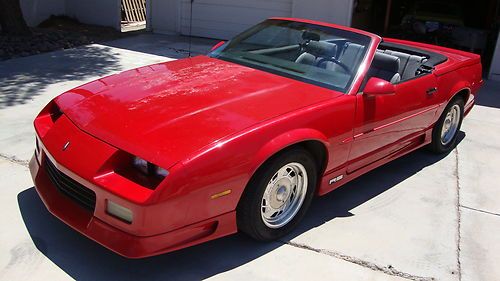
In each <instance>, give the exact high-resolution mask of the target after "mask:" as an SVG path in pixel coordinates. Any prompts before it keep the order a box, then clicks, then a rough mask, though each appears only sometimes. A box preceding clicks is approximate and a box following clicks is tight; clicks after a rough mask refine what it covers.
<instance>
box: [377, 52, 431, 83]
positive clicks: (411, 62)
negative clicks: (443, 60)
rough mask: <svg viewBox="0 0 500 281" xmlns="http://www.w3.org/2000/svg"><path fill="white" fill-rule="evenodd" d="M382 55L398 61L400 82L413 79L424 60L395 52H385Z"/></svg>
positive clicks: (423, 58)
mask: <svg viewBox="0 0 500 281" xmlns="http://www.w3.org/2000/svg"><path fill="white" fill-rule="evenodd" d="M384 53H385V54H389V55H393V56H396V57H398V58H399V59H400V65H399V70H398V72H399V74H400V75H401V80H407V79H411V78H413V77H415V75H416V72H417V70H418V69H419V68H420V66H421V65H422V63H424V62H425V60H426V58H425V57H421V56H416V55H409V54H406V53H401V52H397V51H391V50H385V51H384Z"/></svg>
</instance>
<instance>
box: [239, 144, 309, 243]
mask: <svg viewBox="0 0 500 281" xmlns="http://www.w3.org/2000/svg"><path fill="white" fill-rule="evenodd" d="M316 171H317V168H316V165H315V162H314V159H313V157H312V156H311V154H310V153H309V152H307V151H306V150H304V149H301V148H293V149H290V150H286V151H284V152H282V153H280V154H279V155H277V156H275V157H273V158H271V159H270V160H269V161H268V162H266V163H265V164H264V165H263V166H262V167H261V168H260V169H259V170H258V171H257V173H256V174H255V175H254V176H253V177H252V180H251V181H250V183H249V184H248V186H247V188H246V190H245V192H244V194H243V196H242V198H241V201H240V203H239V204H238V209H237V222H238V228H239V230H241V231H242V232H244V233H246V234H247V235H249V236H251V237H253V238H255V239H257V240H264V241H266V240H274V239H278V238H280V237H282V236H284V235H286V234H288V233H289V232H290V231H291V230H292V229H293V228H294V227H295V226H296V225H297V224H298V223H299V221H300V220H301V219H302V218H303V216H304V214H305V213H306V210H307V209H308V208H309V205H310V204H311V201H312V198H313V195H314V190H315V189H316V182H317V172H316Z"/></svg>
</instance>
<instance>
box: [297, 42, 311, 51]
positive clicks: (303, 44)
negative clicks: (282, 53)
mask: <svg viewBox="0 0 500 281" xmlns="http://www.w3.org/2000/svg"><path fill="white" fill-rule="evenodd" d="M309 42H311V40H309V39H307V40H303V41H302V42H300V43H299V47H300V50H299V51H300V53H301V54H302V53H303V52H305V51H306V47H307V45H309Z"/></svg>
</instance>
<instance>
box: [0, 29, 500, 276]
mask: <svg viewBox="0 0 500 281" xmlns="http://www.w3.org/2000/svg"><path fill="white" fill-rule="evenodd" d="M186 40H187V39H185V38H179V37H172V36H160V35H148V34H146V35H140V36H138V37H133V38H126V39H121V40H118V41H114V42H110V43H109V44H106V45H91V46H86V47H82V48H77V49H72V50H65V51H57V52H52V53H47V54H42V55H37V56H32V57H26V58H20V59H14V60H8V61H4V62H2V63H0V185H1V188H0V190H1V196H0V206H1V209H2V212H1V213H0V220H1V221H2V222H3V224H2V225H3V226H2V227H1V228H0V279H1V280H68V279H72V278H73V279H78V280H160V279H161V280H166V279H174V280H177V279H179V280H198V279H206V278H211V279H225V280H235V279H244V280H284V279H290V280H311V279H313V280H392V279H394V280H403V279H410V280H500V268H499V267H498V265H497V264H498V261H499V260H500V235H499V233H500V189H499V183H498V182H500V93H499V90H500V83H494V82H490V81H488V82H487V83H486V85H485V87H484V89H483V90H482V92H481V96H480V98H479V104H478V105H477V106H476V107H475V108H474V110H473V111H472V113H471V114H470V115H469V117H468V118H467V119H466V120H465V121H464V123H463V127H462V130H463V132H462V133H461V135H460V143H459V145H458V147H457V149H455V150H454V151H453V152H452V153H450V154H448V155H443V156H436V155H432V154H430V153H427V152H426V151H424V150H420V151H417V152H414V153H412V154H410V155H408V156H406V157H403V158H401V159H398V160H396V161H395V162H393V163H390V164H388V165H385V166H383V167H381V168H379V169H377V170H375V171H372V172H370V173H369V174H367V175H365V176H363V177H362V178H360V179H358V180H355V181H354V182H351V183H349V184H347V185H346V186H345V187H343V188H341V189H339V190H336V191H334V192H332V193H330V194H328V195H326V196H324V197H321V198H317V199H316V200H315V202H314V203H313V206H312V208H311V210H310V211H309V213H308V215H307V217H306V218H305V220H304V222H303V223H302V224H301V226H300V227H299V229H298V230H297V231H295V232H294V233H293V234H291V235H290V236H289V237H287V238H286V239H282V240H281V241H276V242H274V243H258V242H255V241H252V240H251V239H248V238H247V237H245V236H244V235H241V234H237V235H233V236H230V237H227V238H222V239H219V240H216V241H213V242H209V243H205V244H202V245H199V246H195V247H192V248H188V249H185V250H181V251H177V252H174V253H171V254H166V255H162V256H158V257H153V258H148V259H143V260H127V259H124V258H122V257H119V256H117V255H115V254H113V253H111V252H109V251H108V250H106V249H104V248H102V247H101V246H99V245H97V244H95V243H93V242H91V241H89V240H88V239H86V238H84V237H82V236H80V235H79V234H77V233H76V232H74V231H72V230H71V229H69V227H67V226H65V225H64V224H63V223H61V222H59V221H58V220H57V219H55V218H53V217H52V216H51V215H50V214H49V213H48V212H47V210H46V209H45V207H44V206H43V204H42V202H41V201H40V199H39V198H38V196H37V194H36V192H35V190H34V188H33V183H32V182H31V178H30V175H29V172H28V169H27V162H28V160H29V158H30V157H31V154H32V152H33V148H34V142H33V141H34V132H33V128H32V120H33V118H34V116H35V115H36V114H37V113H38V112H39V111H40V110H41V108H42V107H43V106H44V105H45V104H46V103H47V102H48V101H49V100H50V99H52V98H53V97H55V96H56V95H58V94H59V93H62V92H63V91H66V90H69V89H71V88H73V87H75V86H77V85H80V84H82V83H85V82H87V81H90V80H93V79H96V78H97V77H100V76H104V75H109V74H112V73H116V72H119V71H123V70H125V69H129V68H133V67H138V66H141V65H146V64H151V63H156V62H161V61H165V60H169V59H175V58H180V57H183V56H185V55H186V54H185V51H184V50H186V49H187V43H186ZM193 43H194V46H193V51H194V52H196V53H203V52H206V51H207V50H208V49H209V47H210V46H211V45H212V44H214V43H215V42H212V41H209V40H199V39H196V40H194V41H193Z"/></svg>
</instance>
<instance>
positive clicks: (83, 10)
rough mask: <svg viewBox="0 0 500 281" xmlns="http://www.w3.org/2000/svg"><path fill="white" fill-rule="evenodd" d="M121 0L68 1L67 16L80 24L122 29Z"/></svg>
mask: <svg viewBox="0 0 500 281" xmlns="http://www.w3.org/2000/svg"><path fill="white" fill-rule="evenodd" d="M120 5H121V1H120V0H85V1H82V0H66V15H68V16H70V17H74V18H76V19H78V20H79V21H80V22H83V23H88V24H96V25H103V26H111V27H114V28H117V29H120Z"/></svg>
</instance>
